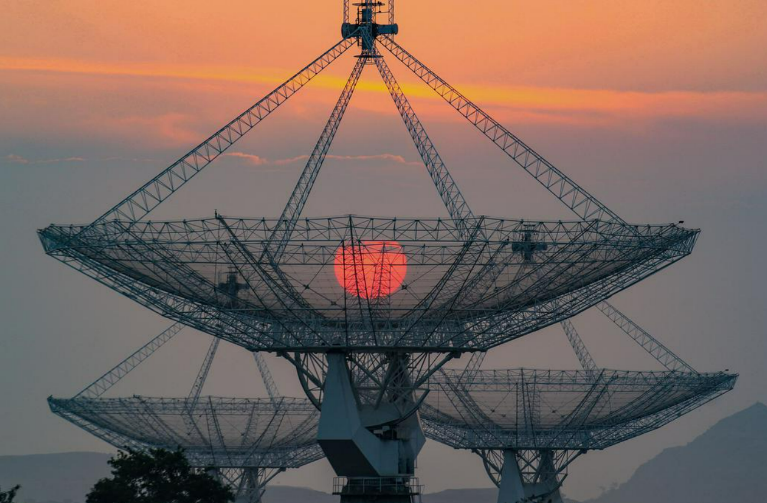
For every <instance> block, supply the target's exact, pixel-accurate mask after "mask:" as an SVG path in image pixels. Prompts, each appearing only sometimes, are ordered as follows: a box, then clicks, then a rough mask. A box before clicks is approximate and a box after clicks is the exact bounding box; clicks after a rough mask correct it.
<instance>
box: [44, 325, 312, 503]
mask: <svg viewBox="0 0 767 503" xmlns="http://www.w3.org/2000/svg"><path fill="white" fill-rule="evenodd" d="M182 328H183V325H181V324H178V323H177V324H174V325H173V326H171V327H170V328H168V329H167V330H165V331H163V332H162V333H161V334H159V335H158V336H157V337H155V338H154V339H152V340H151V341H149V342H148V343H147V344H146V345H144V346H143V347H142V348H141V349H139V350H138V351H136V352H135V353H133V354H132V355H131V356H129V357H128V358H126V359H125V360H123V361H122V362H121V363H120V364H118V365H117V366H116V367H114V368H113V369H112V370H110V371H109V372H107V373H106V374H104V375H103V376H102V377H100V378H99V379H98V380H96V381H95V382H94V383H93V384H91V385H90V386H88V387H87V388H85V389H84V390H83V391H81V392H80V393H78V394H77V395H76V396H75V397H73V398H53V397H50V398H49V399H48V404H49V406H50V408H51V411H53V413H54V414H56V415H58V416H61V417H62V418H64V419H66V420H67V421H69V422H70V423H72V424H75V425H76V426H79V427H80V428H82V429H84V430H85V431H87V432H89V433H91V434H93V435H95V436H96V437H98V438H100V439H101V440H104V441H106V442H108V443H110V444H111V445H113V446H115V447H117V448H119V449H132V450H136V451H143V450H147V449H154V448H163V449H168V450H175V449H178V448H181V449H183V450H184V454H185V456H186V457H187V459H188V460H189V463H190V465H191V466H192V467H194V468H196V469H199V470H203V471H206V472H208V473H211V474H213V475H215V476H216V477H218V478H219V479H220V480H221V481H222V482H224V483H225V484H227V485H228V486H229V487H231V488H232V490H233V492H234V493H235V496H236V499H235V502H236V503H257V502H260V501H261V496H262V495H263V493H264V491H265V489H266V484H267V483H268V482H269V481H271V480H272V479H273V478H274V477H275V476H276V475H277V474H279V473H280V472H283V471H285V470H286V469H288V468H300V467H302V466H304V465H306V464H308V463H311V462H313V461H316V460H318V459H321V458H322V457H324V454H323V453H322V450H321V449H320V446H319V445H318V444H317V439H316V437H317V424H318V421H319V412H318V411H317V409H316V408H315V407H314V405H312V404H311V402H309V401H308V400H307V399H305V398H304V399H301V398H286V397H283V396H280V395H279V393H278V391H277V387H276V385H275V383H274V380H273V379H272V377H271V373H270V371H269V369H268V367H267V366H266V362H265V361H264V360H263V358H262V357H261V356H260V355H258V354H256V353H254V357H255V360H256V364H257V365H258V369H259V371H260V372H261V376H262V378H263V381H264V383H265V385H266V389H267V392H268V395H269V397H268V398H224V397H214V396H202V395H201V392H202V389H203V386H204V384H205V381H206V379H207V376H208V372H209V371H210V368H211V365H212V363H213V359H214V357H215V355H216V351H217V349H218V345H219V342H220V340H219V339H214V340H213V343H212V344H211V346H210V348H209V350H208V352H207V354H206V356H205V359H204V360H203V364H202V366H201V367H200V371H199V373H198V375H197V378H196V379H195V382H194V384H193V386H192V390H191V391H190V393H189V395H188V396H187V397H184V398H153V397H144V396H138V395H133V396H131V397H121V398H107V397H104V396H103V395H104V393H106V392H107V391H108V390H109V389H110V388H111V387H112V386H114V385H115V384H117V382H119V381H120V380H121V379H123V378H124V377H125V376H126V375H127V374H129V373H130V372H131V371H133V370H134V369H135V368H136V367H137V366H138V365H140V364H141V363H142V362H143V361H145V360H146V359H147V358H149V357H150V356H151V355H152V354H154V352H155V351H156V350H158V349H159V348H160V347H162V346H163V345H165V344H166V343H167V342H168V341H169V340H171V339H172V338H173V337H174V336H175V335H176V334H177V333H178V332H179V331H180V330H181V329H182Z"/></svg>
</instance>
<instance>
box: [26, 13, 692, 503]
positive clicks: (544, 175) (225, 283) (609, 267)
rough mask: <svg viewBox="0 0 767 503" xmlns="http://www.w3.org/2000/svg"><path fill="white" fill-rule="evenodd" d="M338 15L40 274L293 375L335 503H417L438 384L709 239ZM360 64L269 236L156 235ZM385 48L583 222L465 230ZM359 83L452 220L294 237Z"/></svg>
mask: <svg viewBox="0 0 767 503" xmlns="http://www.w3.org/2000/svg"><path fill="white" fill-rule="evenodd" d="M343 6H344V9H343V16H344V17H343V24H342V29H341V31H342V37H343V38H342V40H341V41H339V42H338V43H336V44H335V45H333V46H332V47H331V48H330V49H328V50H327V51H325V52H324V53H322V54H321V55H320V56H319V57H318V58H317V59H315V60H313V61H311V62H310V63H309V64H308V65H307V66H306V67H304V68H303V69H301V70H300V71H299V72H298V73H296V74H295V75H294V76H292V77H291V78H289V79H288V80H286V81H285V82H284V83H283V84H282V85H280V86H278V87H277V88H276V89H275V90H274V91H272V92H271V93H269V94H268V95H267V96H266V97H264V98H263V99H261V100H260V101H258V102H257V103H256V104H255V105H253V106H252V107H250V108H248V109H247V110H246V111H245V112H243V113H242V114H241V115H239V116H238V117H236V118H235V119H234V120H232V121H231V122H229V123H228V124H226V125H225V126H224V127H223V128H221V129H219V130H218V131H217V132H216V133H214V134H213V135H212V136H210V137H209V138H208V139H207V140H205V141H204V142H202V143H201V144H200V145H198V146H197V147H195V148H194V149H192V150H191V151H190V152H189V153H188V154H186V155H185V156H183V157H182V158H181V159H179V160H178V161H176V162H174V163H173V164H171V165H170V166H169V167H168V168H167V169H165V170H163V171H162V172H161V173H160V174H158V175H157V176H156V177H154V178H152V179H151V180H150V181H149V182H147V183H146V184H144V185H143V186H142V187H140V188H138V189H137V190H135V191H134V192H132V193H131V194H130V195H129V196H128V197H127V198H125V199H124V200H122V201H121V202H119V203H117V204H116V205H115V206H114V207H112V208H111V209H109V210H108V211H107V212H106V213H104V214H103V215H102V216H101V217H99V218H97V219H96V220H95V221H93V222H92V223H90V224H87V225H81V226H77V225H51V226H49V227H47V228H45V229H43V230H41V231H40V232H39V236H40V239H41V241H42V243H43V246H44V248H45V251H46V253H47V254H48V255H50V256H52V257H54V258H56V259H58V260H60V261H61V262H64V263H65V264H67V265H69V266H71V267H73V268H74V269H76V270H78V271H80V272H82V273H84V274H86V275H88V276H90V277H92V278H93V279H95V280H96V281H98V282H100V283H102V284H104V285H106V286H108V287H109V288H111V289H113V290H115V291H117V292H120V293H122V294H123V295H125V296H127V297H129V298H130V299H133V300H134V301H136V302H138V303H139V304H141V305H144V306H146V307H148V308H149V309H151V310H152V311H154V312H157V313H159V314H161V315H162V316H165V317H167V318H169V319H172V320H174V321H177V322H180V323H183V324H185V325H188V326H191V327H194V328H197V329H199V330H201V331H203V332H206V333H208V334H210V335H213V336H214V337H217V338H220V339H224V340H227V341H230V342H232V343H234V344H237V345H239V346H242V347H244V348H246V349H248V350H250V351H270V352H274V353H277V354H279V355H280V356H282V357H284V358H286V359H288V360H289V361H290V362H291V363H292V364H293V365H295V367H296V369H297V373H298V376H299V379H300V380H301V383H302V385H303V387H304V390H305V391H306V393H307V396H308V397H309V399H310V400H311V401H312V402H313V403H314V405H315V406H316V407H318V408H320V407H321V409H322V414H321V417H320V423H319V430H318V442H319V444H320V446H321V447H322V449H323V451H324V452H325V454H326V455H327V457H328V460H329V461H330V463H331V465H332V466H333V468H334V469H335V471H336V473H337V474H338V475H339V477H340V478H339V480H338V481H337V485H336V486H337V489H338V490H337V492H338V493H340V494H341V499H342V501H344V502H348V503H351V502H357V501H370V500H376V501H386V502H400V501H408V502H409V501H411V500H412V498H413V497H414V496H415V495H417V494H418V493H419V486H418V483H417V481H416V480H415V479H414V477H413V474H414V467H415V460H416V457H417V454H418V452H419V451H420V449H421V447H422V446H423V443H424V441H425V438H424V436H423V433H422V429H421V426H420V423H419V420H418V409H419V406H420V405H421V403H422V401H423V400H424V398H425V397H426V394H425V393H426V388H425V385H426V382H427V381H428V379H429V377H431V376H432V375H433V374H434V372H436V371H437V370H439V369H440V368H442V367H443V365H444V364H445V363H446V362H448V361H449V360H451V359H453V358H455V357H457V356H459V355H460V354H462V353H466V352H477V351H486V350H488V349H490V348H493V347H495V346H498V345H500V344H503V343H505V342H509V341H511V340H514V339H516V338H519V337H521V336H524V335H526V334H529V333H531V332H534V331H536V330H539V329H541V328H544V327H546V326H549V325H551V324H553V323H557V322H560V321H562V320H565V319H567V318H570V317H572V316H575V315H576V314H578V313H580V312H582V311H583V310H585V309H588V308H589V307H591V306H593V305H595V304H597V303H598V302H600V301H602V300H604V299H606V298H608V297H610V296H612V295H614V294H615V293H617V292H619V291H621V290H623V289H625V288H628V287H629V286H631V285H633V284H635V283H637V282H639V281H641V280H643V279H645V278H647V277H648V276H650V275H652V274H654V273H656V272H658V271H660V270H661V269H663V268H665V267H667V266H669V265H671V264H672V263H674V262H676V261H678V260H680V259H682V258H683V257H685V256H687V255H688V254H689V253H691V251H692V248H693V246H694V244H695V241H696V239H697V236H698V231H697V230H690V229H684V228H682V227H680V226H677V225H673V224H671V225H644V224H643V225H635V224H629V223H626V221H625V220H623V219H622V218H620V217H619V216H618V215H617V214H616V213H615V212H613V211H612V210H610V209H609V208H607V207H606V206H605V205H604V204H602V203H601V202H600V201H599V200H597V199H596V198H595V197H594V196H592V195H591V194H589V193H588V192H587V191H586V190H585V189H584V188H583V187H581V186H580V185H578V184H577V183H575V182H574V181H573V180H572V179H570V178H569V177H568V176H567V175H565V174H564V173H563V172H562V171H561V170H559V169H558V168H556V167H554V166H553V165H552V164H551V163H549V162H548V161H546V160H545V159H544V158H543V157H542V156H541V155H540V154H538V153H537V152H535V151H534V150H533V149H532V148H530V147H529V146H528V145H526V144H525V143H524V142H522V140H520V139H519V138H518V137H517V136H515V135H514V134H512V133H511V132H510V131H508V130H507V129H506V128H504V127H503V126H502V125H501V124H499V123H498V122H497V121H495V120H494V119H493V118H491V117H490V116H489V115H488V114H487V113H485V112H484V111H483V110H481V109H480V108H479V107H478V106H477V105H476V104H474V103H473V102H472V101H470V100H469V99H468V98H466V97H465V96H464V95H463V94H461V93H460V92H459V91H457V90H456V89H455V88H453V87H452V86H450V85H449V84H448V83H447V82H446V81H445V80H443V79H442V78H440V77H439V76H437V74H435V73H434V72H433V71H432V70H431V69H429V68H428V67H426V66H425V65H424V64H423V63H421V62H420V61H419V60H418V59H416V58H415V57H414V56H413V55H412V54H411V53H409V52H408V51H406V50H405V49H404V48H403V47H402V46H400V45H399V44H398V43H397V42H396V41H395V39H394V36H395V35H396V34H397V33H398V31H399V27H398V25H397V24H396V23H395V18H394V2H393V0H389V1H388V2H385V3H384V2H379V1H373V0H363V1H361V2H360V3H356V4H353V6H350V5H349V2H348V0H345V1H344V3H343ZM352 7H354V9H352ZM352 10H354V11H356V17H355V18H354V19H352V18H351V15H352ZM379 21H380V22H379ZM353 46H356V47H358V48H359V49H360V52H359V53H358V54H356V56H357V63H356V65H355V66H354V69H353V70H352V73H351V75H350V77H349V79H348V81H347V83H346V85H345V86H344V88H343V90H342V92H341V96H340V97H339V99H338V102H337V103H336V105H335V107H334V108H333V111H332V113H331V115H330V118H329V119H328V121H327V124H326V125H325V127H324V129H323V131H322V133H321V135H320V138H319V140H318V142H317V144H316V145H315V147H314V149H313V151H312V153H311V154H310V156H309V159H308V161H307V163H306V166H305V168H304V170H303V172H302V174H301V176H300V178H299V180H298V183H297V184H296V186H295V189H294V190H293V192H292V193H291V194H290V196H289V198H288V202H287V204H286V205H285V208H284V209H283V210H282V213H281V215H280V216H279V217H278V218H231V217H226V216H223V215H219V214H215V215H214V216H213V217H212V218H207V219H200V220H184V219H179V220H175V221H164V222H159V221H150V220H147V216H148V215H149V214H150V212H151V211H152V210H154V209H155V208H156V207H157V206H158V205H160V204H161V203H163V202H164V201H165V200H167V199H168V198H170V197H171V196H172V195H173V194H175V193H176V192H177V191H178V190H180V189H181V188H183V186H184V185H186V184H187V183H188V182H189V181H191V180H192V179H193V178H194V177H195V176H196V175H197V174H198V173H200V172H201V171H202V170H203V169H205V168H206V167H207V166H208V165H210V164H211V163H212V162H213V161H215V160H216V159H217V158H218V157H219V156H220V155H221V154H223V153H224V152H225V151H226V150H227V149H228V148H229V147H231V146H232V145H233V144H234V143H236V142H237V141H238V140H239V139H240V138H241V137H242V136H244V135H245V134H246V133H248V132H249V131H250V130H252V129H253V128H254V127H255V126H257V125H258V124H259V123H260V122H261V121H262V120H264V119H266V117H268V116H269V115H270V114H271V113H272V112H274V111H275V110H276V109H277V108H279V107H280V106H281V105H282V104H283V103H285V102H286V101H287V100H288V99H289V98H290V97H291V96H293V95H294V94H295V93H297V92H298V91H299V90H301V89H302V88H303V87H304V86H305V85H306V84H308V83H309V82H310V81H311V80H312V79H313V78H314V77H315V76H316V75H318V74H319V73H320V72H321V71H323V70H324V69H325V68H326V67H327V66H329V65H330V64H331V63H333V61H335V60H336V59H338V58H339V57H340V56H342V55H343V54H344V53H346V52H347V51H349V49H350V48H351V47H353ZM381 47H383V48H384V49H386V51H387V54H386V56H388V55H389V54H391V55H392V56H394V58H395V59H398V60H399V61H401V62H402V63H403V64H404V65H405V66H406V67H407V68H409V69H410V70H412V71H413V72H414V73H415V74H416V75H417V76H418V77H419V78H420V79H422V80H423V81H424V82H425V83H426V84H427V85H428V86H429V87H431V88H432V89H433V90H434V91H435V92H436V93H437V94H438V95H439V96H440V97H442V98H443V99H444V100H445V101H446V102H447V103H448V104H449V105H450V106H452V107H453V108H454V109H455V110H456V111H457V112H458V113H459V114H460V115H462V116H463V117H464V118H466V119H467V120H468V121H469V122H470V123H471V124H472V125H474V126H475V127H476V128H477V129H478V130H479V131H480V132H481V133H482V134H483V135H484V136H486V137H487V138H488V139H489V140H490V141H491V142H492V143H493V144H495V145H496V146H497V147H498V148H500V149H501V150H502V151H503V152H504V153H505V154H507V156H508V157H509V158H510V159H511V160H512V161H513V162H514V164H515V165H516V166H518V167H519V168H521V169H522V170H523V171H524V172H526V173H527V174H529V175H530V176H531V177H532V178H533V180H535V181H536V182H538V183H539V184H540V185H542V186H543V187H544V188H545V189H546V190H547V191H548V192H549V193H550V194H551V195H552V196H553V197H555V198H556V199H557V200H558V201H560V202H561V203H562V204H564V205H565V206H566V207H567V208H568V209H569V210H571V211H572V213H573V214H574V220H573V221H570V222H561V221H553V222H547V221H530V220H520V219H514V218H493V217H487V216H480V215H476V214H475V213H473V212H472V211H471V209H470V208H469V204H468V203H467V201H466V200H465V199H464V197H463V195H462V194H461V192H460V190H459V189H458V186H457V185H456V183H455V181H454V180H453V178H452V177H451V175H450V173H449V172H448V169H447V167H446V165H445V163H444V162H443V160H442V158H441V156H440V155H439V153H438V152H437V149H436V147H435V145H434V144H433V142H432V141H431V139H430V138H429V136H428V135H427V133H426V130H425V128H424V126H423V124H422V123H421V121H420V120H419V118H418V117H417V115H416V114H415V111H414V110H413V108H412V106H411V105H410V102H409V101H408V99H407V97H406V96H405V94H404V93H403V92H402V89H401V88H400V86H399V84H398V83H397V80H396V79H395V77H394V75H393V73H392V71H391V69H390V68H389V66H388V64H387V62H386V58H385V54H384V52H383V51H381V50H380V49H381ZM366 67H374V69H375V70H376V71H377V73H378V74H379V75H380V76H381V78H382V79H383V81H384V83H385V84H386V88H387V90H388V92H389V94H390V95H391V97H392V99H393V101H394V104H395V106H396V108H397V110H398V112H399V114H400V116H401V118H402V120H403V122H404V123H405V126H406V128H407V130H408V132H409V133H410V136H411V138H412V140H413V142H414V143H415V146H416V149H417V151H418V153H419V155H420V157H421V159H422V161H423V163H424V165H425V167H426V171H427V173H428V175H429V177H430V178H431V180H432V182H433V183H434V185H435V187H436V189H437V192H438V194H439V196H440V198H441V200H442V202H443V203H444V206H445V209H446V214H447V218H429V217H425V218H395V217H393V216H382V217H362V216H358V215H344V216H337V217H330V218H301V214H302V210H303V208H304V206H305V204H306V201H307V199H308V197H309V194H310V192H311V189H312V186H313V184H314V182H315V180H316V178H317V176H318V175H319V171H320V169H321V167H322V165H323V162H324V160H325V158H326V155H327V153H328V151H329V149H330V146H331V143H332V141H333V138H334V137H335V134H336V132H337V131H338V128H339V125H340V122H341V120H342V118H343V116H344V113H345V111H346V110H347V107H348V106H349V103H350V101H351V98H352V95H353V93H354V90H355V88H356V86H357V83H358V82H359V79H360V76H361V75H362V72H363V71H364V70H365V68H366Z"/></svg>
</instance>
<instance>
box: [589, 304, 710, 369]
mask: <svg viewBox="0 0 767 503" xmlns="http://www.w3.org/2000/svg"><path fill="white" fill-rule="evenodd" d="M597 309H599V310H600V311H602V314H604V315H605V316H607V318H608V319H609V320H610V321H612V322H613V323H614V324H615V325H617V326H618V328H620V329H621V330H623V332H625V333H626V335H628V336H629V337H631V338H632V339H634V342H636V343H637V344H639V346H641V347H642V349H644V350H645V351H646V352H647V353H648V354H649V355H650V356H652V357H653V358H655V360H657V361H658V363H660V364H661V365H663V366H664V367H665V368H666V369H668V370H671V371H679V372H692V373H695V374H697V373H698V371H697V370H695V369H694V368H692V366H690V365H689V364H688V363H687V362H685V361H684V360H682V359H681V358H680V357H679V356H677V355H676V354H675V353H674V352H673V351H671V350H670V349H669V348H667V347H666V346H665V345H664V344H663V343H662V342H660V341H659V340H658V339H656V338H655V337H653V336H652V335H650V334H649V333H648V332H647V331H646V330H645V329H643V328H642V327H640V326H639V325H637V324H636V323H635V322H633V321H632V320H631V319H630V318H629V317H628V316H626V315H625V314H623V313H622V312H620V311H619V310H618V309H616V308H615V307H614V306H613V305H612V304H610V303H609V302H607V301H606V300H605V301H602V302H600V303H599V304H597Z"/></svg>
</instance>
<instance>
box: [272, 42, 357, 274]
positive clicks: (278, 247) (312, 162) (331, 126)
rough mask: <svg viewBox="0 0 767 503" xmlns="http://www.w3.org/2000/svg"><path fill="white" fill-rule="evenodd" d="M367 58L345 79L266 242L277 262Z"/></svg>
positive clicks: (273, 258)
mask: <svg viewBox="0 0 767 503" xmlns="http://www.w3.org/2000/svg"><path fill="white" fill-rule="evenodd" d="M366 62H367V58H364V57H361V58H359V59H358V60H357V64H355V65H354V69H352V73H351V75H349V79H348V80H347V81H346V85H345V86H344V89H343V91H342V92H341V96H340V97H339V98H338V102H337V103H336V105H335V107H334V108H333V111H332V112H331V114H330V118H329V119H328V121H327V123H326V124H325V128H324V129H323V130H322V134H321V135H320V139H319V140H318V141H317V144H316V145H315V146H314V150H312V153H311V155H310V156H309V159H308V160H307V161H306V166H305V167H304V170H303V172H302V173H301V176H300V177H299V179H298V183H297V184H296V186H295V188H294V189H293V192H292V193H291V194H290V198H289V199H288V203H287V204H286V205H285V209H284V210H283V211H282V215H281V216H280V219H279V221H278V223H277V226H276V227H275V228H274V231H273V232H272V235H271V237H270V238H269V243H268V244H267V245H266V247H265V249H264V253H265V254H269V255H270V256H271V259H272V260H274V261H275V262H279V261H280V258H281V257H282V253H283V251H284V250H285V247H286V246H287V244H288V241H289V240H290V235H291V234H292V232H293V229H294V228H295V226H296V221H297V220H298V217H299V216H300V215H301V212H302V211H303V209H304V206H305V205H306V201H307V199H308V198H309V193H310V192H311V190H312V187H313V186H314V181H315V180H316V179H317V175H319V173H320V169H321V168H322V164H323V163H324V162H325V157H326V156H327V153H328V150H330V145H331V144H332V143H333V138H335V135H336V132H337V131H338V127H339V126H340V125H341V120H342V119H343V117H344V113H345V112H346V109H347V107H348V106H349V102H350V101H351V99H352V95H353V94H354V90H355V88H356V87H357V83H358V82H359V80H360V75H362V70H364V69H365V64H366Z"/></svg>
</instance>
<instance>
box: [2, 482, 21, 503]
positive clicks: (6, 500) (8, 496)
mask: <svg viewBox="0 0 767 503" xmlns="http://www.w3.org/2000/svg"><path fill="white" fill-rule="evenodd" d="M18 490H19V486H16V487H12V488H11V489H10V490H9V491H3V488H2V487H0V503H13V498H15V497H16V492H17V491H18Z"/></svg>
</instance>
